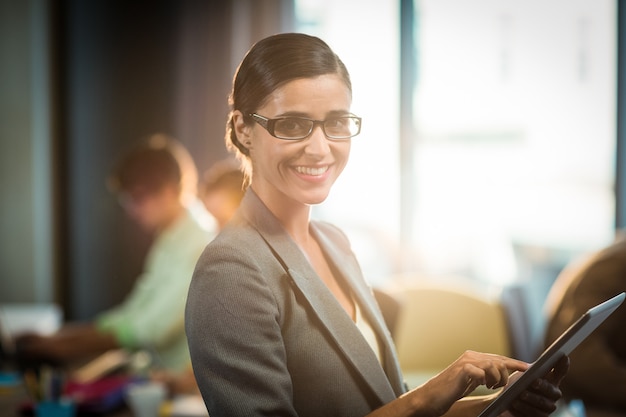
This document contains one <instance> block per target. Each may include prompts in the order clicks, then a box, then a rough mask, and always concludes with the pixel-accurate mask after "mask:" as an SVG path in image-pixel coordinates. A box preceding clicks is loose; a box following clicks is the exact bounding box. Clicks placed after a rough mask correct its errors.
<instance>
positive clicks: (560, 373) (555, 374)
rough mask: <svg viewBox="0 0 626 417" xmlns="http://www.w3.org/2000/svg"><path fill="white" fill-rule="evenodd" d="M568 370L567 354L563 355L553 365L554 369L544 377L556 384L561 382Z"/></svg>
mask: <svg viewBox="0 0 626 417" xmlns="http://www.w3.org/2000/svg"><path fill="white" fill-rule="evenodd" d="M568 370H569V356H563V357H562V358H561V359H559V361H558V362H557V363H556V365H555V366H554V369H552V370H551V371H550V373H549V374H548V375H547V376H546V379H547V380H548V381H550V382H552V383H553V384H555V385H556V386H559V385H560V384H561V381H562V380H563V378H564V377H565V374H567V371H568Z"/></svg>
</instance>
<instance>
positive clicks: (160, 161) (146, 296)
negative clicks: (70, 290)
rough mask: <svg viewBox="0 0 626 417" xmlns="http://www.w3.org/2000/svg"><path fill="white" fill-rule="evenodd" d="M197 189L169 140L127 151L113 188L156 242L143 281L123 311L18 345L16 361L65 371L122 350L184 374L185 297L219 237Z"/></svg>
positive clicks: (185, 157)
mask: <svg viewBox="0 0 626 417" xmlns="http://www.w3.org/2000/svg"><path fill="white" fill-rule="evenodd" d="M197 181H198V174H197V170H196V167H195V164H194V162H193V160H192V158H191V156H190V155H189V153H188V152H187V150H186V149H185V148H184V147H183V145H182V144H180V143H179V142H178V141H176V140H174V139H172V138H170V137H168V136H166V135H163V134H155V135H152V136H150V137H148V138H147V139H145V140H143V141H140V142H139V143H137V144H136V145H134V146H133V147H132V148H131V149H129V150H128V152H127V153H125V154H124V155H123V156H122V157H121V159H120V160H119V161H118V163H117V165H116V166H115V168H114V169H113V172H112V174H111V176H110V178H109V179H108V185H109V189H110V190H111V191H112V192H113V193H114V194H116V195H117V197H118V199H119V201H120V204H121V205H122V207H123V208H124V210H125V211H126V213H127V214H128V215H129V216H130V217H131V218H132V219H133V220H134V221H136V222H137V223H138V224H139V225H140V226H141V227H142V228H143V229H145V230H146V231H148V232H150V233H151V234H153V235H154V240H153V242H152V244H151V247H150V249H149V252H148V254H147V256H146V259H145V262H144V267H143V271H142V273H141V274H140V276H139V277H138V278H137V280H136V282H135V284H134V287H133V288H132V290H131V292H130V293H129V294H128V296H127V297H126V298H125V300H123V302H122V303H121V304H119V305H117V306H115V307H113V308H111V309H110V310H108V311H105V312H102V313H100V314H99V315H97V316H96V317H95V319H94V320H93V321H92V322H88V323H67V324H65V325H64V326H62V327H61V329H60V330H59V331H58V332H56V333H55V334H52V335H50V336H41V335H34V334H28V335H22V336H21V337H19V338H18V340H17V348H18V356H19V357H21V358H27V359H31V360H39V361H44V362H46V361H47V362H53V363H68V362H70V361H76V360H80V359H83V358H90V357H94V356H97V355H98V354H101V353H104V352H106V351H108V350H111V349H119V348H124V349H127V350H128V351H131V352H132V351H137V350H146V351H148V352H150V353H151V354H152V355H153V360H154V364H155V365H156V366H158V367H159V368H161V369H164V370H167V371H171V372H179V371H183V370H185V369H187V368H188V367H189V363H190V358H189V350H188V346H187V340H186V336H185V329H184V323H183V319H184V307H185V302H186V298H187V290H188V287H189V282H190V280H191V276H192V273H193V269H194V266H195V264H196V261H197V259H198V257H199V255H200V253H201V252H202V250H203V249H204V248H205V246H206V245H207V244H208V243H209V242H210V240H211V239H212V238H213V237H214V236H215V234H216V232H217V222H216V221H215V219H214V218H213V217H212V216H211V215H210V214H209V213H208V211H206V209H205V207H204V205H203V204H202V203H201V202H200V201H199V199H197V197H196V187H197Z"/></svg>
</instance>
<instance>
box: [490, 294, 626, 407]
mask: <svg viewBox="0 0 626 417" xmlns="http://www.w3.org/2000/svg"><path fill="white" fill-rule="evenodd" d="M624 298H626V294H625V293H621V294H619V295H616V296H615V297H613V298H611V299H609V300H607V301H605V302H603V303H601V304H598V305H597V306H595V307H592V308H590V309H589V310H587V312H585V313H584V314H583V315H582V316H581V317H580V318H579V319H578V320H577V321H576V322H575V323H574V324H572V325H571V326H570V327H569V328H568V329H567V330H565V331H564V332H563V334H561V336H559V338H558V339H556V340H555V341H554V343H552V344H551V345H550V346H549V347H548V348H547V349H546V350H545V351H544V352H543V353H542V354H541V356H539V358H538V359H537V360H536V361H535V362H533V363H532V364H531V365H530V367H529V368H528V369H527V370H526V372H524V373H523V374H522V376H521V377H520V378H519V379H518V380H517V381H515V382H513V383H512V384H511V385H509V386H508V387H507V388H506V389H505V390H504V391H502V393H501V394H500V395H499V396H498V397H497V398H496V399H495V400H494V401H493V402H492V403H491V404H489V406H487V408H485V409H484V410H483V412H482V413H480V414H479V416H478V417H496V416H498V415H499V414H500V413H502V412H504V411H505V410H506V409H507V408H508V407H509V405H510V404H511V402H512V401H513V400H515V398H517V396H518V395H520V394H521V393H522V392H523V391H524V390H526V388H528V386H529V385H530V384H531V383H532V382H533V381H534V380H536V379H538V378H542V377H544V376H545V375H546V374H547V373H548V372H549V371H550V370H551V369H552V368H553V367H554V365H555V364H556V363H557V362H558V360H559V359H561V358H562V357H563V356H564V355H569V354H570V353H571V352H572V351H573V350H574V349H575V348H576V346H578V345H579V344H580V342H582V341H583V340H585V338H587V336H589V335H590V334H591V332H593V331H594V330H595V329H596V328H597V327H598V326H599V325H600V324H601V323H602V322H603V321H604V320H605V319H606V318H607V317H608V316H610V315H611V314H612V313H613V312H614V311H615V310H616V309H617V307H619V306H620V305H621V304H622V302H623V301H624Z"/></svg>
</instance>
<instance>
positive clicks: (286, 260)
mask: <svg viewBox="0 0 626 417" xmlns="http://www.w3.org/2000/svg"><path fill="white" fill-rule="evenodd" d="M241 209H242V213H243V215H244V217H245V218H246V219H247V220H248V222H250V224H251V225H253V226H254V227H255V229H256V230H257V231H258V232H259V233H260V235H261V236H262V237H263V239H264V240H265V241H266V242H267V244H268V245H269V246H270V247H271V248H272V250H273V252H274V255H275V256H276V259H277V260H278V261H279V262H281V264H282V265H283V267H284V268H285V271H286V272H287V274H288V275H289V277H290V278H291V279H292V280H293V283H294V284H295V286H296V287H297V288H298V289H299V291H300V292H301V293H302V295H303V296H304V297H305V299H306V300H307V302H308V303H309V305H310V307H311V310H312V311H313V313H314V314H316V315H317V316H318V318H319V321H320V323H322V324H323V326H324V327H325V329H326V330H327V331H328V333H329V334H330V335H331V337H332V338H333V339H334V340H335V342H336V343H337V345H338V346H339V348H340V350H341V351H342V352H343V353H344V355H345V358H346V360H347V361H348V362H350V363H351V364H352V365H353V366H354V368H355V370H356V371H357V372H358V373H359V374H360V375H361V376H362V378H363V381H364V382H365V383H366V384H368V385H369V386H370V387H371V389H372V390H373V392H375V393H376V395H377V396H378V397H379V398H380V400H381V402H382V403H386V402H389V401H391V400H392V399H394V398H396V397H397V396H398V395H400V394H401V393H402V392H403V391H404V388H403V384H402V380H401V378H402V377H401V373H400V369H399V366H398V363H397V360H396V357H395V354H394V353H393V349H394V348H393V343H392V342H391V339H390V336H389V332H388V331H386V330H384V329H386V327H385V325H384V320H383V318H382V315H381V314H380V313H379V310H378V308H377V306H376V305H375V304H374V301H373V297H372V296H371V294H370V295H368V294H367V293H368V292H370V289H369V288H368V287H367V286H365V285H363V283H362V281H360V280H359V279H357V277H360V276H361V271H360V270H359V268H358V264H357V263H356V260H354V259H352V258H353V255H352V253H351V252H347V251H346V250H345V249H342V248H340V247H339V246H338V245H337V243H336V242H334V241H333V240H332V239H331V238H330V237H329V236H327V235H326V234H325V233H324V232H323V230H321V228H320V227H318V226H316V224H315V223H311V227H312V231H313V233H314V234H315V236H316V238H317V239H318V242H319V244H320V246H321V247H322V250H323V251H324V253H325V254H326V256H327V257H328V258H329V259H330V260H331V262H332V263H333V264H334V265H335V267H336V268H337V270H338V271H339V272H340V274H341V276H342V277H345V279H346V280H347V281H348V284H349V286H350V288H351V289H352V291H353V294H354V296H355V298H356V301H357V302H359V303H360V305H361V306H363V307H364V314H366V315H367V317H368V319H370V322H371V324H372V326H373V328H374V330H375V331H376V333H377V335H378V336H379V340H380V341H381V344H382V345H381V352H382V354H383V358H384V361H385V368H386V369H387V373H388V374H389V375H386V374H385V371H384V370H383V368H382V367H381V366H380V365H379V362H378V359H377V358H376V356H375V354H374V352H372V350H371V349H370V347H369V345H368V344H367V342H366V341H365V339H364V338H363V336H362V335H361V332H360V331H359V330H358V328H357V327H356V326H355V325H354V322H353V321H352V319H351V318H350V317H349V316H348V315H347V314H346V312H345V310H344V309H343V308H342V307H341V305H340V304H339V302H338V301H337V300H336V299H335V297H334V296H333V295H332V293H331V292H330V291H329V290H328V288H327V287H326V285H324V283H323V282H322V281H321V280H320V279H319V277H318V275H317V274H316V272H315V271H314V270H313V268H312V267H311V265H310V263H309V262H308V261H307V259H306V257H305V256H304V254H303V253H302V251H301V250H300V248H299V247H298V246H297V245H296V244H295V242H294V241H293V240H292V239H291V237H290V236H289V234H288V233H287V232H286V231H285V229H284V228H283V227H282V225H281V224H280V222H279V221H278V219H277V218H276V217H275V216H274V215H273V214H272V213H271V212H270V211H269V209H268V208H267V207H266V206H265V204H263V202H262V201H261V200H260V199H259V197H258V196H257V195H256V194H255V193H254V192H253V191H252V190H251V189H249V190H248V191H247V192H246V195H245V196H244V199H243V201H242V203H241ZM347 257H350V259H348V258H347Z"/></svg>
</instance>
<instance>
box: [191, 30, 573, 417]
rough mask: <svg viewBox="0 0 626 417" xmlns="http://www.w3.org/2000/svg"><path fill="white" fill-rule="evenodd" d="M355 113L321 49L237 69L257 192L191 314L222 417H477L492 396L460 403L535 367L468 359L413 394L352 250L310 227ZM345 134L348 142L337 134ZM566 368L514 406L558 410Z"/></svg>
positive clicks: (210, 401)
mask: <svg viewBox="0 0 626 417" xmlns="http://www.w3.org/2000/svg"><path fill="white" fill-rule="evenodd" d="M261 69H262V70H261ZM244 86H257V87H259V86H260V88H257V89H255V90H253V91H249V90H246V89H245V88H244ZM242 88H243V90H242ZM351 104H352V89H351V83H350V78H349V75H348V72H347V70H346V68H345V66H344V65H343V63H342V62H341V60H340V59H339V57H338V56H337V55H336V54H335V53H334V52H333V51H332V50H331V49H330V48H329V46H328V45H327V44H326V43H325V42H323V41H322V40H321V39H319V38H317V37H313V36H309V35H304V34H298V33H286V34H279V35H274V36H270V37H268V38H265V39H263V40H261V41H259V42H258V43H257V44H255V45H254V46H253V47H252V49H251V50H250V51H249V52H248V54H247V55H246V56H245V58H244V59H243V61H242V63H241V65H240V66H239V68H238V70H237V74H236V75H235V79H234V83H233V92H232V95H231V106H232V107H231V113H230V116H231V117H230V122H229V124H228V133H227V137H226V139H227V143H228V144H229V145H230V148H231V149H232V150H233V151H234V152H235V153H236V154H237V156H238V157H239V159H240V160H241V161H242V162H243V165H244V167H245V169H247V170H248V171H247V172H248V175H249V181H250V186H249V187H248V190H247V191H246V195H245V196H244V199H243V200H242V202H241V205H240V207H239V209H238V211H237V213H236V214H235V217H234V218H233V221H232V222H231V223H229V224H228V225H227V226H226V227H225V228H224V229H223V230H222V231H221V232H220V234H219V235H218V236H217V238H216V239H215V240H213V241H212V242H211V243H210V244H209V245H208V246H207V248H206V250H205V251H204V253H203V255H202V256H201V258H200V259H199V261H198V264H197V266H196V270H195V272H194V275H193V279H192V283H191V287H190V289H189V298H188V302H187V309H186V316H185V326H186V332H187V337H188V339H189V348H190V353H191V356H192V363H193V368H194V373H195V376H196V380H197V381H198V385H199V387H200V390H201V392H202V395H203V398H204V401H205V403H206V405H207V408H208V410H209V414H210V415H211V416H212V417H219V416H230V417H236V416H246V417H247V416H257V415H273V416H274V415H281V416H300V417H304V416H327V415H341V416H365V415H368V416H387V415H393V416H411V415H433V416H435V415H443V414H444V413H447V412H448V411H450V415H466V416H471V415H477V414H478V413H479V411H480V410H482V409H483V408H484V407H485V406H486V405H487V404H488V403H489V402H490V401H491V400H492V399H493V398H494V397H493V396H485V397H476V398H474V399H472V400H468V401H463V402H459V401H457V400H459V399H460V398H462V397H464V396H465V395H466V393H468V392H471V391H473V390H474V388H476V387H477V386H478V385H486V386H488V387H490V388H494V387H495V388H498V387H502V386H505V385H506V384H507V382H508V380H509V373H510V372H514V371H523V370H525V369H527V364H526V363H524V362H521V361H518V360H514V359H510V358H507V357H504V356H500V355H493V354H486V353H478V352H466V353H464V354H462V355H461V356H460V357H459V358H458V359H457V360H456V361H455V362H453V363H452V364H451V365H450V366H449V367H448V368H447V369H446V370H444V371H443V372H441V373H440V374H439V375H437V376H436V377H434V378H432V379H431V380H429V381H427V382H426V383H425V384H424V385H423V386H421V387H419V388H417V389H415V390H412V391H409V392H406V387H405V385H404V383H403V379H402V375H401V372H400V368H399V364H398V359H397V356H396V353H395V351H394V348H393V342H392V340H391V335H390V333H389V330H388V329H387V328H386V326H385V321H384V318H383V315H382V313H381V311H380V310H379V309H378V306H377V303H376V300H375V299H374V295H373V293H372V289H371V288H370V287H369V286H368V285H367V283H366V282H365V280H364V278H363V275H362V274H361V271H360V267H359V265H358V262H357V261H356V258H355V256H354V254H353V253H352V251H351V249H350V243H349V241H348V239H347V238H346V236H345V235H344V234H343V233H342V232H341V231H340V230H339V229H338V228H336V227H335V226H332V225H331V224H329V223H325V222H319V221H312V220H311V205H312V204H319V203H321V202H323V201H324V200H325V199H326V198H327V196H328V194H329V192H330V189H331V187H332V186H333V184H334V183H335V181H336V180H337V178H338V177H339V175H340V174H341V172H342V171H343V168H344V167H345V165H346V163H347V161H348V156H349V154H350V147H351V137H352V136H354V135H356V134H358V133H359V129H358V127H359V125H358V124H356V121H357V120H358V117H357V116H354V115H353V114H352V113H351ZM251 115H263V116H262V118H261V119H259V118H258V117H254V116H251ZM276 120H281V121H285V120H289V122H288V123H287V122H285V123H286V125H285V128H286V130H285V132H282V133H284V134H285V135H284V136H286V137H282V138H280V137H278V136H279V134H280V133H281V131H279V132H278V133H279V134H277V130H276V128H277V126H276V123H278V122H277V121H276ZM266 121H267V126H263V124H265V122H266ZM343 122H346V123H347V126H349V128H348V130H343V127H342V129H340V130H338V131H335V130H334V129H335V128H336V127H337V126H343V125H344V123H343ZM351 123H353V124H352V125H351ZM294 126H295V127H294ZM302 126H304V127H305V128H306V129H304V130H300V129H299V128H300V127H302ZM350 126H351V127H350ZM279 127H280V126H279ZM293 129H296V131H294V130H293ZM336 135H340V136H341V137H333V136H336ZM280 136H283V135H280ZM566 368H567V358H564V360H563V361H562V362H561V363H560V365H559V366H558V367H557V368H556V369H554V370H551V371H550V372H549V374H548V375H547V376H546V378H545V379H543V381H544V383H541V384H535V385H533V387H534V388H532V389H529V390H528V391H527V392H524V394H523V396H520V399H519V400H517V401H516V402H515V405H514V407H519V408H520V409H523V410H524V411H525V413H524V415H527V416H539V415H541V416H544V415H545V414H546V413H549V412H551V411H553V410H554V409H555V401H556V400H558V399H559V397H560V393H559V391H558V388H557V386H558V383H559V381H560V378H561V377H562V376H563V374H564V373H565V371H566ZM522 398H523V399H522Z"/></svg>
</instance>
